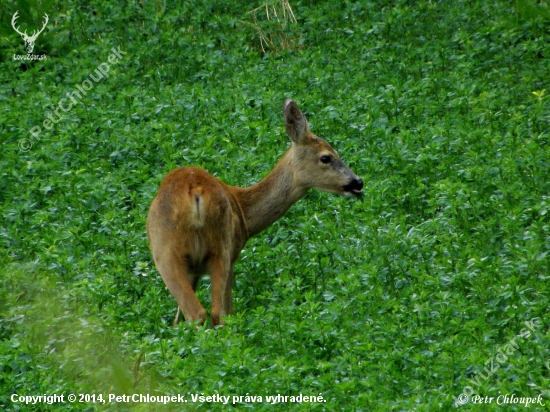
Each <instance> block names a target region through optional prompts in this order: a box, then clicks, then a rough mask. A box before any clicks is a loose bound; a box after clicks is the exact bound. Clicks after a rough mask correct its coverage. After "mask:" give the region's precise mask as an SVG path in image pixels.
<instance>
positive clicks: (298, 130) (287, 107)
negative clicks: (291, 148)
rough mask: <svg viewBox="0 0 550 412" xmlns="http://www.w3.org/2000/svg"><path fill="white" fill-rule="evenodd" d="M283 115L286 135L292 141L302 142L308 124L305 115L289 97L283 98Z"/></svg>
mask: <svg viewBox="0 0 550 412" xmlns="http://www.w3.org/2000/svg"><path fill="white" fill-rule="evenodd" d="M283 117H284V119H285V129H286V133H287V134H288V137H290V140H292V141H293V142H294V143H297V144H300V143H303V142H304V140H305V138H306V135H307V131H308V130H309V126H308V124H307V120H306V117H305V116H304V114H303V113H302V111H301V110H300V109H299V108H298V105H297V104H296V103H294V102H293V101H292V100H290V99H286V100H285V104H284V105H283Z"/></svg>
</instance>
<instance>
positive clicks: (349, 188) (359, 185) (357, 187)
mask: <svg viewBox="0 0 550 412" xmlns="http://www.w3.org/2000/svg"><path fill="white" fill-rule="evenodd" d="M361 189H363V181H362V180H361V179H359V178H358V177H356V178H354V179H353V180H352V181H351V182H349V183H348V184H347V185H346V186H344V190H345V191H346V192H351V193H353V194H355V195H358V194H359V193H361Z"/></svg>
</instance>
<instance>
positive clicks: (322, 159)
mask: <svg viewBox="0 0 550 412" xmlns="http://www.w3.org/2000/svg"><path fill="white" fill-rule="evenodd" d="M320 160H321V162H322V163H325V164H327V163H330V162H332V159H331V158H330V156H327V155H324V156H321V159H320Z"/></svg>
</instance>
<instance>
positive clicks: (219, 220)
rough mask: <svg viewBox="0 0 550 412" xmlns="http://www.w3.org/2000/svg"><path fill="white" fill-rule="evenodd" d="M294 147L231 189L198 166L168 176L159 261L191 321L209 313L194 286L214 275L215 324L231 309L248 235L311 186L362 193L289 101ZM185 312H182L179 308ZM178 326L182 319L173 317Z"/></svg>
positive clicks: (156, 229) (154, 207)
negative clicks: (251, 181) (257, 177)
mask: <svg viewBox="0 0 550 412" xmlns="http://www.w3.org/2000/svg"><path fill="white" fill-rule="evenodd" d="M283 116H284V121H285V129H286V132H287V134H288V136H289V137H290V140H291V141H292V144H291V146H290V149H288V151H287V152H286V153H285V154H284V156H283V157H282V158H281V159H280V160H279V162H278V163H277V165H276V166H275V168H274V169H273V170H272V171H271V172H270V173H269V174H268V175H267V176H266V177H265V178H264V179H263V180H261V181H260V182H259V183H257V184H255V185H253V186H251V187H247V188H240V187H234V186H229V185H227V184H225V183H223V182H221V181H220V180H218V179H217V178H215V177H213V176H212V175H210V174H208V173H207V172H206V171H204V170H203V169H200V168H198V167H181V168H179V169H175V170H173V171H172V172H170V173H168V175H166V177H165V178H164V180H163V181H162V183H161V185H160V188H159V191H158V194H157V196H156V197H155V198H154V199H153V202H152V204H151V207H150V209H149V214H148V216H147V237H148V240H149V245H150V247H151V252H152V254H153V259H154V261H155V265H156V267H157V269H158V271H159V272H160V274H161V276H162V279H163V280H164V282H165V283H166V286H167V287H168V289H169V290H170V292H171V293H172V295H173V296H174V298H175V299H176V301H177V303H178V306H179V309H181V311H182V312H183V315H184V317H185V319H186V320H187V321H188V322H198V323H199V324H203V323H204V321H205V319H206V311H205V310H204V308H203V307H202V306H201V304H200V302H199V300H198V299H197V296H196V295H195V288H196V286H197V282H198V280H199V278H200V276H201V275H203V274H205V273H209V274H210V277H211V285H212V314H211V322H212V326H216V325H219V324H223V320H222V317H223V316H226V315H230V314H231V306H232V302H231V300H232V298H231V288H232V286H233V265H234V263H235V261H236V260H237V257H238V256H239V254H240V252H241V250H242V249H243V247H244V245H245V244H246V242H247V240H248V239H249V238H250V237H251V236H254V235H255V234H257V233H259V232H261V231H262V230H263V229H265V228H266V227H268V226H270V225H271V224H272V223H273V222H275V221H276V220H277V219H279V218H280V217H281V216H282V215H283V214H284V213H285V212H286V211H287V210H288V208H290V206H292V205H293V204H294V203H296V202H297V201H298V200H299V199H300V198H302V197H303V196H304V195H305V194H306V192H307V191H308V190H309V189H311V188H315V189H319V190H322V191H325V192H332V193H339V194H342V195H347V196H351V195H358V194H360V193H361V189H362V188H363V182H362V181H361V179H359V177H357V175H356V174H355V173H353V172H352V171H351V170H350V169H349V168H348V167H347V166H346V165H345V164H344V162H342V160H340V158H339V157H338V153H336V151H335V150H334V149H333V148H332V147H330V145H329V144H328V143H327V142H326V141H325V140H323V139H321V138H319V137H317V136H315V135H314V134H313V133H311V132H310V130H309V126H308V123H307V120H306V118H305V116H304V115H303V113H302V112H301V111H300V109H299V108H298V106H297V105H296V103H294V102H293V101H292V100H290V99H287V100H286V101H285V103H284V106H283ZM177 315H179V310H178V311H177ZM174 323H175V324H176V323H177V316H176V320H175V322H174Z"/></svg>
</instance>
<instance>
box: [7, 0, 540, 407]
mask: <svg viewBox="0 0 550 412" xmlns="http://www.w3.org/2000/svg"><path fill="white" fill-rule="evenodd" d="M270 4H271V5H272V6H274V7H279V4H278V3H270ZM260 5H261V3H257V4H256V3H254V4H251V3H249V2H229V1H206V2H195V1H188V2H173V1H168V0H167V1H157V2H137V1H128V2H116V1H86V2H76V1H68V2H64V4H53V2H43V3H39V4H37V5H30V6H29V5H27V3H25V2H11V1H7V2H4V3H3V4H2V5H1V6H0V20H1V22H2V27H1V30H0V36H2V42H1V45H0V50H1V53H0V67H1V70H0V111H1V116H0V119H1V121H0V133H1V136H2V154H1V157H0V176H1V178H0V207H1V209H2V215H1V219H2V224H1V225H0V244H1V245H2V247H1V248H0V263H1V274H0V393H1V395H2V396H0V405H1V406H2V408H3V409H4V410H113V409H116V410H226V409H229V408H230V406H229V405H223V404H221V403H215V402H206V401H202V402H201V401H197V402H192V401H191V400H192V399H191V395H194V394H197V395H200V394H204V395H215V394H219V395H224V396H234V395H235V396H243V400H242V401H241V402H240V403H239V404H238V405H236V408H237V410H246V409H256V410H280V409H281V408H282V407H283V408H285V409H290V410H331V411H337V410H341V411H351V410H353V411H371V410H372V411H388V410H401V411H412V410H414V411H437V410H453V409H459V410H483V411H486V410H487V411H488V410H500V409H501V408H503V407H504V406H503V405H497V404H496V399H497V398H498V397H499V396H505V395H509V396H512V395H515V396H517V397H537V396H539V395H540V396H542V399H543V403H545V404H546V406H541V405H540V404H538V405H532V406H531V408H533V409H534V410H547V409H548V408H549V407H550V406H548V405H550V392H549V389H548V388H549V382H550V364H549V360H548V359H549V356H548V354H549V352H548V349H549V342H550V340H549V333H548V323H549V319H548V296H549V294H548V293H549V279H550V275H549V274H550V265H549V263H548V262H549V259H548V254H549V252H550V222H549V213H550V198H549V196H550V181H549V175H550V173H549V172H550V170H549V159H550V146H549V133H550V128H549V123H548V122H549V120H550V116H549V115H548V109H549V103H548V101H549V100H548V94H549V93H550V92H548V89H549V85H548V79H549V78H550V64H549V60H548V59H549V58H550V41H549V40H550V34H549V31H548V30H549V27H550V26H549V14H548V9H547V8H545V5H544V4H542V5H540V4H538V3H535V2H528V1H523V2H522V1H517V2H511V1H486V2H466V1H455V2H435V1H418V2H410V1H404V0H400V1H364V2H348V1H345V2H344V1H342V2H334V1H331V2H313V1H306V0H303V1H295V2H291V3H290V6H291V7H292V10H293V13H294V16H295V18H296V22H295V23H294V21H293V20H292V19H288V20H284V21H283V20H282V19H281V20H279V21H277V19H267V18H263V15H262V14H261V13H260V14H257V15H255V16H257V17H256V20H254V19H251V14H250V13H248V12H249V11H251V10H252V9H254V8H255V7H257V6H260ZM16 10H20V12H19V14H20V15H21V19H20V24H21V25H22V27H28V28H29V32H30V31H32V27H38V25H39V24H40V22H41V18H42V17H41V16H42V15H43V13H44V12H46V13H48V14H49V16H50V23H49V24H48V26H47V28H46V30H45V31H44V33H42V34H41V35H40V36H39V37H38V40H37V43H36V46H35V50H34V53H35V54H45V55H47V59H46V60H41V61H35V62H29V61H19V60H14V58H13V55H14V54H24V50H23V45H22V40H21V38H20V36H18V35H17V34H16V33H15V32H14V31H13V29H12V28H11V25H10V21H11V17H12V15H13V13H14V12H15V11H16ZM287 10H288V9H287ZM260 11H261V10H260ZM285 22H286V23H285ZM254 25H256V26H254ZM262 35H263V36H264V37H265V38H268V39H270V41H271V44H269V43H266V42H265V41H262V37H261V36H262ZM113 48H114V49H115V50H120V52H119V55H120V58H117V59H113V60H112V61H111V60H109V56H110V55H112V54H113V51H112V49H113ZM123 53H125V54H123ZM102 63H106V64H108V66H109V71H108V72H106V73H105V75H104V76H103V77H102V78H99V79H98V77H99V76H98V73H97V72H95V70H96V69H97V68H103V69H104V70H105V69H106V67H105V66H100V65H101V64H102ZM90 75H92V76H95V79H98V80H97V81H95V80H90ZM87 79H88V80H87ZM85 81H88V82H89V83H85ZM90 85H91V87H90V88H89V89H88V86H90ZM77 86H78V87H82V88H84V91H85V92H86V93H84V92H83V91H81V90H80V89H78V87H77ZM75 92H79V93H80V95H75V94H74V93H75ZM68 93H69V94H71V95H72V96H73V99H74V100H75V102H72V100H70V97H68V96H67V94H68ZM286 97H292V98H293V99H295V100H296V101H297V102H298V103H299V105H300V107H301V108H302V109H304V111H305V113H306V116H308V119H309V121H310V124H311V126H312V129H313V130H314V131H315V132H316V133H317V134H319V135H320V136H323V137H325V138H327V140H329V142H331V144H332V145H333V146H334V147H335V148H336V149H337V150H338V151H339V152H340V154H341V156H342V157H343V158H344V159H345V161H346V162H347V163H348V164H349V165H350V167H351V168H352V169H353V170H354V171H355V172H356V173H358V174H359V175H361V176H362V177H363V178H364V180H365V182H366V187H365V189H364V192H365V193H364V196H363V197H362V198H360V199H351V200H350V199H345V198H341V197H337V196H334V195H329V194H323V193H318V192H311V193H310V194H308V195H307V196H306V198H304V199H302V200H301V201H300V202H299V203H298V204H296V205H295V206H294V207H293V208H292V209H291V210H290V211H289V212H288V213H287V215H286V216H285V217H284V218H283V219H282V220H280V221H278V222H277V223H275V224H274V225H273V226H272V227H270V228H269V229H267V230H266V231H265V232H264V233H263V234H261V235H260V236H258V237H256V238H254V239H252V240H251V241H250V242H249V243H248V245H247V247H246V249H245V250H244V251H243V253H242V255H241V258H240V261H239V263H238V264H237V267H236V272H237V279H236V285H235V288H234V297H235V302H234V311H235V314H234V316H233V317H231V318H230V319H229V320H228V324H227V326H226V327H224V328H223V329H219V330H212V329H203V330H198V331H196V330H194V329H193V328H190V327H189V326H186V325H184V324H181V325H180V326H178V327H177V328H172V326H171V322H172V319H173V316H174V313H175V303H174V301H173V299H172V298H171V296H170V295H169V293H168V292H167V290H166V288H165V287H164V284H163V283H162V280H161V279H160V277H159V275H158V273H157V272H156V271H155V270H154V267H153V264H152V261H151V257H150V255H149V252H148V247H147V242H146V236H145V216H146V212H147V209H148V206H149V204H150V201H151V200H152V198H153V196H154V194H155V192H156V189H157V187H158V184H159V182H160V180H161V178H162V176H163V175H164V174H166V173H167V172H168V171H169V170H171V169H173V168H174V167H177V166H179V165H186V164H194V165H200V166H202V167H204V168H206V169H207V170H209V171H210V172H211V173H213V174H214V175H216V176H218V177H219V178H221V179H222V180H224V181H226V182H228V183H231V184H235V185H241V186H245V185H250V184H253V183H255V182H257V181H258V180H259V179H260V178H261V177H263V176H264V175H265V174H266V173H267V172H268V171H269V170H270V169H271V168H272V167H273V165H274V164H275V162H276V160H277V159H278V158H279V157H280V156H281V155H282V153H283V152H284V150H285V149H286V147H287V146H288V139H287V138H286V136H285V133H284V128H283V126H282V119H281V106H282V102H283V100H284V98H286ZM61 99H66V100H65V101H64V102H63V104H64V106H63V107H65V108H66V107H67V105H68V104H69V103H73V104H72V106H71V108H70V109H69V110H68V111H63V110H61V111H60V110H59V107H60V106H59V104H60V101H61ZM67 99H68V100H67ZM56 109H57V112H58V115H56V114H55V111H56ZM59 115H61V116H59ZM49 116H52V123H51V124H49V126H51V127H50V128H47V127H46V126H45V125H44V121H45V120H46V119H48V117H49ZM35 126H40V127H41V132H40V133H39V134H36V133H35V135H32V134H30V133H29V131H30V130H31V129H32V128H33V127H35ZM25 139H26V140H25ZM199 297H200V299H201V300H202V301H203V302H205V305H206V306H207V307H208V300H209V284H208V280H205V281H204V282H202V284H201V286H200V290H199ZM526 322H527V323H526ZM53 393H57V394H65V395H67V394H69V393H75V394H78V393H88V394H100V393H102V394H103V396H105V397H107V394H115V395H118V396H121V395H124V394H133V393H137V394H151V395H170V394H180V395H183V396H185V397H186V399H188V402H187V403H177V404H168V405H161V404H158V403H139V402H138V403H124V402H119V403H116V404H115V403H111V404H103V403H101V402H96V403H93V402H91V401H90V402H84V403H78V402H77V403H73V404H69V403H58V404H52V405H48V404H39V405H34V406H32V407H29V406H26V405H24V404H21V403H17V402H15V403H14V402H12V401H11V399H10V397H11V395H12V394H21V395H41V394H53ZM277 394H281V395H285V396H297V395H299V394H303V395H307V396H319V395H320V396H322V398H323V400H325V401H326V402H303V403H282V404H281V403H279V404H271V403H269V402H267V401H266V396H268V395H277ZM472 394H478V395H483V396H488V397H493V398H494V400H493V401H492V402H491V403H488V404H483V405H480V404H474V403H473V401H474V398H473V397H472V396H471V395H472ZM247 395H249V396H262V397H263V399H262V401H261V402H257V401H256V402H254V401H253V400H252V399H250V398H248V401H247V398H246V396H247ZM464 395H466V397H467V400H468V403H466V404H465V405H458V404H457V400H458V401H460V400H465V399H466V398H465V396H464ZM230 403H231V402H230ZM505 406H506V408H507V410H523V409H524V406H523V405H520V404H508V405H505Z"/></svg>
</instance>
